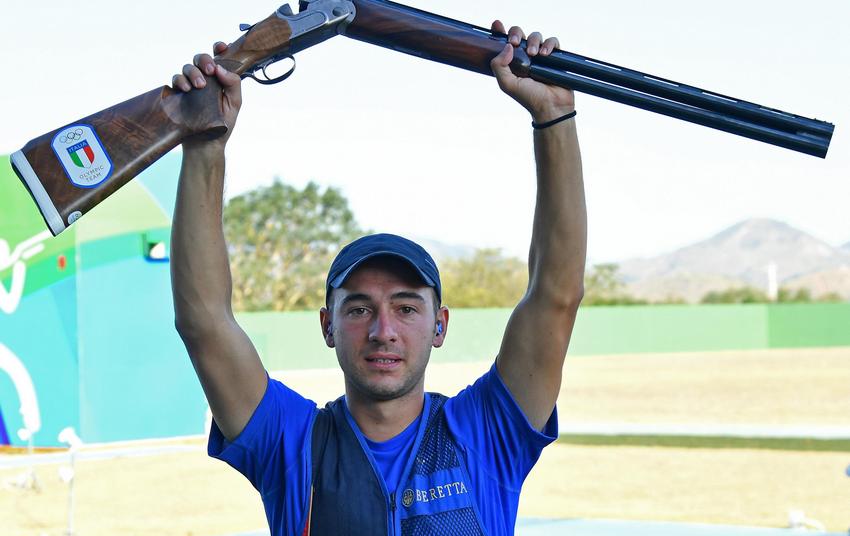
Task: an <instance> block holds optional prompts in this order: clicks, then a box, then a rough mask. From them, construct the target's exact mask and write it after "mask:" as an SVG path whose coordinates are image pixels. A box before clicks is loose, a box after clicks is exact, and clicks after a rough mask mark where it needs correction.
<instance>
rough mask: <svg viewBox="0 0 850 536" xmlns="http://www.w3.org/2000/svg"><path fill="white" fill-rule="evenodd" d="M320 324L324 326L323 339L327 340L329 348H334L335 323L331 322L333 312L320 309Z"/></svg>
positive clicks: (325, 308)
mask: <svg viewBox="0 0 850 536" xmlns="http://www.w3.org/2000/svg"><path fill="white" fill-rule="evenodd" d="M319 323H320V324H321V326H322V338H323V339H325V344H326V345H327V346H328V348H333V347H334V331H333V322H332V320H331V312H330V311H328V308H327V307H322V308H321V309H319Z"/></svg>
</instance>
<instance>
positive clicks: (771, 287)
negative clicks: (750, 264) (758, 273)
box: [767, 261, 779, 302]
mask: <svg viewBox="0 0 850 536" xmlns="http://www.w3.org/2000/svg"><path fill="white" fill-rule="evenodd" d="M778 298H779V282H778V278H777V276H776V263H775V262H773V261H771V262H769V263H768V264H767V299H769V300H770V301H772V302H775V301H776V300H777V299H778Z"/></svg>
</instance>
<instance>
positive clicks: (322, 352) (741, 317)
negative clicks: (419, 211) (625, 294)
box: [238, 303, 850, 370]
mask: <svg viewBox="0 0 850 536" xmlns="http://www.w3.org/2000/svg"><path fill="white" fill-rule="evenodd" d="M510 312H511V311H510V310H509V309H456V310H452V311H451V316H450V322H449V332H448V338H447V340H446V344H445V346H443V347H442V348H440V349H437V350H435V351H434V352H433V353H432V360H433V361H434V362H438V363H439V362H460V361H481V360H487V359H492V358H493V357H494V356H495V355H496V352H497V351H498V349H499V344H500V342H501V337H502V332H503V331H504V329H505V325H506V324H507V321H508V317H509V315H510ZM238 317H239V322H240V324H242V326H243V327H244V328H245V330H246V331H247V332H248V334H249V336H250V337H251V339H252V340H253V341H254V344H255V345H256V346H257V349H258V351H259V352H260V355H261V356H262V357H263V360H264V362H265V364H266V366H267V367H268V368H269V369H271V370H281V369H308V368H327V367H333V366H336V357H335V355H334V353H333V351H332V350H330V349H328V348H327V347H326V346H325V344H324V340H323V338H322V334H321V329H320V326H319V313H318V312H295V313H241V314H240V315H238ZM820 346H850V303H834V304H833V303H830V304H756V305H651V306H621V307H583V308H581V310H580V311H579V316H578V320H577V322H576V327H575V330H574V332H573V339H572V342H571V343H570V355H600V354H618V353H649V352H703V351H717V350H755V349H767V348H799V347H820Z"/></svg>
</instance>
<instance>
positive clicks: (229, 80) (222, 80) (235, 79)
mask: <svg viewBox="0 0 850 536" xmlns="http://www.w3.org/2000/svg"><path fill="white" fill-rule="evenodd" d="M215 77H216V78H217V79H218V83H219V84H220V85H221V88H222V90H223V91H224V94H225V96H226V97H227V98H228V99H230V101H231V102H232V103H233V104H235V105H236V107H237V108H238V107H239V106H241V104H242V79H241V78H240V77H239V75H238V74H236V73H232V72H230V71H228V70H227V69H225V68H224V67H222V66H221V65H216V66H215Z"/></svg>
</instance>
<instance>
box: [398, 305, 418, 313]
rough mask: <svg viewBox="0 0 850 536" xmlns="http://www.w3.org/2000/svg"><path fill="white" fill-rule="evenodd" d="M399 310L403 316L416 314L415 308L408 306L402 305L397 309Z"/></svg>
mask: <svg viewBox="0 0 850 536" xmlns="http://www.w3.org/2000/svg"><path fill="white" fill-rule="evenodd" d="M399 310H400V311H401V312H402V314H405V315H411V314H413V313H415V312H416V308H414V307H411V306H410V305H402V306H401V307H399Z"/></svg>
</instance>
